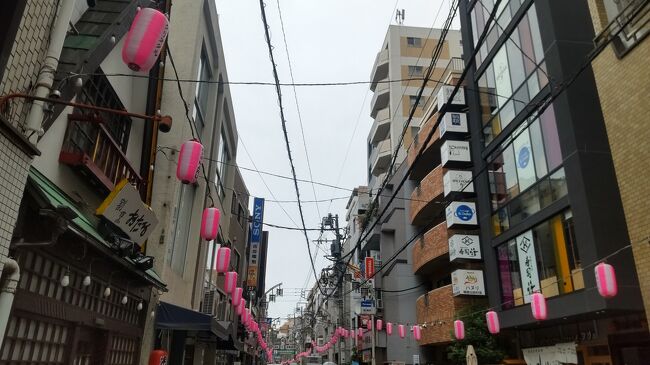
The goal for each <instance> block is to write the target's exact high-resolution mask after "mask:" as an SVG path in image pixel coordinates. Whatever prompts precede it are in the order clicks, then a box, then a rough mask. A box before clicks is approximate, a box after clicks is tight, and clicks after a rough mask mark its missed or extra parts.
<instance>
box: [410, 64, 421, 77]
mask: <svg viewBox="0 0 650 365" xmlns="http://www.w3.org/2000/svg"><path fill="white" fill-rule="evenodd" d="M408 69H409V71H408V72H409V76H422V75H423V71H424V67H422V66H410V65H409V67H408Z"/></svg>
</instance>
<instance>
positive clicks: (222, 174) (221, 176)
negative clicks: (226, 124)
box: [215, 127, 230, 200]
mask: <svg viewBox="0 0 650 365" xmlns="http://www.w3.org/2000/svg"><path fill="white" fill-rule="evenodd" d="M218 151H219V152H218V154H217V178H216V180H215V183H216V185H217V191H218V193H219V199H222V200H223V198H225V197H226V191H225V189H224V187H225V184H226V181H227V178H228V170H229V168H228V167H229V166H228V165H229V164H230V152H229V151H228V140H227V137H226V131H225V130H224V129H223V127H222V128H221V139H220V141H219V150H218Z"/></svg>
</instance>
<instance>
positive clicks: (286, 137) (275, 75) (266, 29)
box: [260, 0, 324, 294]
mask: <svg viewBox="0 0 650 365" xmlns="http://www.w3.org/2000/svg"><path fill="white" fill-rule="evenodd" d="M265 7H266V5H265V4H264V0H260V12H261V15H262V23H263V25H264V35H265V38H266V44H267V46H268V49H269V58H270V59H271V67H272V71H273V78H274V81H275V85H276V86H275V91H276V94H277V96H278V107H279V109H280V122H281V125H282V132H283V135H284V142H285V145H286V149H287V157H288V159H289V166H290V167H291V175H292V177H293V185H294V188H295V191H296V199H298V203H297V205H298V213H299V214H300V221H301V223H302V227H303V228H305V216H304V214H303V211H302V204H301V202H300V188H299V187H298V180H297V177H296V168H295V166H294V164H293V157H292V155H291V147H290V146H289V135H288V133H287V121H286V119H285V116H284V107H283V104H282V90H281V88H280V78H279V76H278V69H277V66H276V63H275V59H274V56H273V45H272V44H271V35H270V33H269V28H270V27H269V25H268V21H267V19H266V10H265ZM303 234H304V236H305V242H306V243H307V252H308V254H309V261H310V263H311V267H312V272H313V274H314V278H315V279H316V285H317V286H318V288H319V290H320V291H321V293H323V294H324V292H323V289H322V288H321V286H320V282H319V281H318V274H317V273H316V267H315V265H314V260H313V257H312V254H311V245H310V242H309V236H307V230H306V229H303Z"/></svg>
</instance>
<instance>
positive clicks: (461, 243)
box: [449, 234, 481, 262]
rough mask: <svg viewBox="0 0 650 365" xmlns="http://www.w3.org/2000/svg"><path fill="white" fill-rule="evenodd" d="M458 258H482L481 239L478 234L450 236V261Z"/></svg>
mask: <svg viewBox="0 0 650 365" xmlns="http://www.w3.org/2000/svg"><path fill="white" fill-rule="evenodd" d="M456 259H468V260H480V259H481V241H480V239H479V237H478V236H477V235H473V234H455V235H453V236H451V237H449V262H453V261H454V260H456Z"/></svg>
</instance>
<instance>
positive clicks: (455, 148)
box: [440, 140, 472, 166]
mask: <svg viewBox="0 0 650 365" xmlns="http://www.w3.org/2000/svg"><path fill="white" fill-rule="evenodd" d="M440 159H441V164H442V166H447V165H448V164H456V165H457V164H462V165H467V164H468V163H469V162H472V156H471V155H470V148H469V142H467V141H451V140H450V141H445V143H443V144H442V146H441V147H440Z"/></svg>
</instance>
